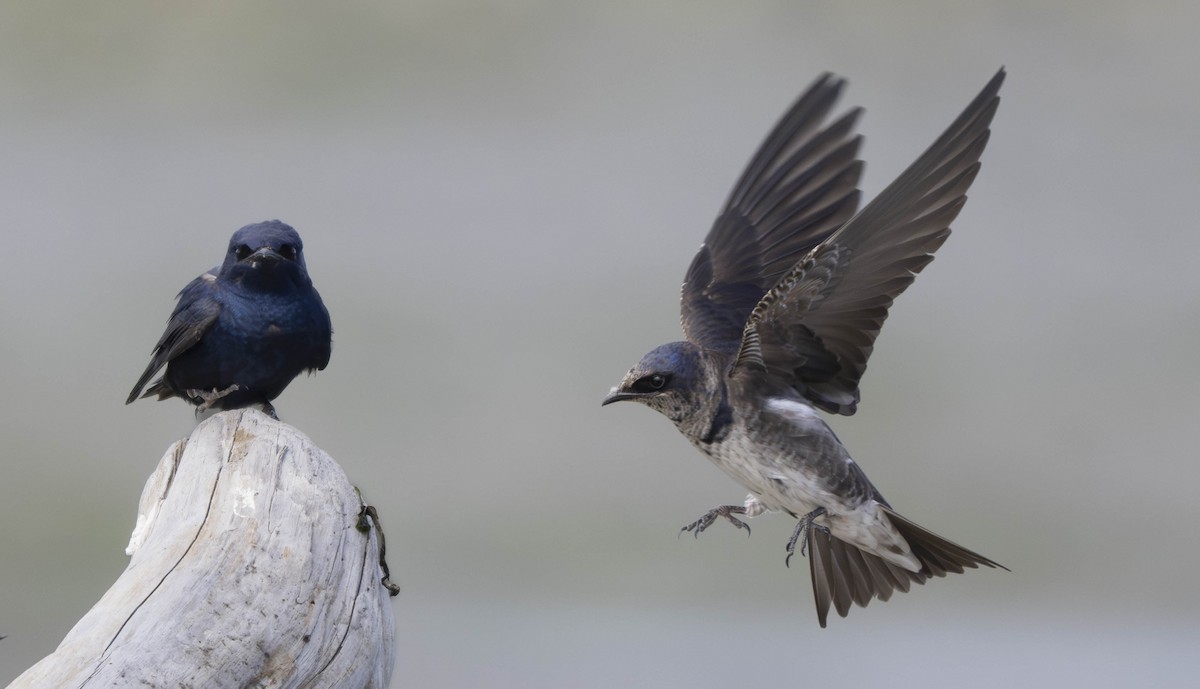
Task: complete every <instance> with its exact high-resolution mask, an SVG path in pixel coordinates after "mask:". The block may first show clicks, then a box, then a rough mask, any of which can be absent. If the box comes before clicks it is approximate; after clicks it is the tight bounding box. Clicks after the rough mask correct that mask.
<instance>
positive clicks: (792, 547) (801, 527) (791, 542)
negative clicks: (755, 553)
mask: <svg viewBox="0 0 1200 689" xmlns="http://www.w3.org/2000/svg"><path fill="white" fill-rule="evenodd" d="M823 516H825V508H824V507H818V508H817V509H815V510H813V511H812V512H809V513H808V514H806V515H804V516H803V517H800V521H798V522H796V530H795V531H793V532H792V537H791V538H789V539H788V542H787V558H785V559H784V561H783V565H784V566H785V567H791V566H792V565H791V561H792V555H795V554H796V543H800V557H804V551H805V550H806V549H807V548H808V530H809V529H811V528H812V527H813V526H814V524H813V521H815V520H816V518H817V517H823ZM816 527H817V528H818V529H824V528H825V527H824V526H821V525H820V524H817V525H816Z"/></svg>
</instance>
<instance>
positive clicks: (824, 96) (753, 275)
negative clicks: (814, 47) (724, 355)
mask: <svg viewBox="0 0 1200 689" xmlns="http://www.w3.org/2000/svg"><path fill="white" fill-rule="evenodd" d="M844 83H845V82H843V81H842V80H841V79H837V78H835V77H833V76H832V75H829V74H825V75H822V76H821V77H820V78H819V79H817V81H816V82H814V83H813V85H812V86H810V87H809V88H808V90H806V91H805V92H804V93H803V94H802V95H801V96H800V98H799V99H797V100H796V102H795V103H794V104H793V105H792V107H791V108H790V109H789V110H788V111H787V113H785V114H784V116H783V118H782V119H781V120H780V121H779V123H778V124H777V125H775V128H774V129H773V130H772V131H771V133H770V135H768V136H767V138H766V140H765V141H764V142H763V143H762V145H761V146H760V147H759V149H758V151H757V152H756V153H755V154H754V157H753V158H752V159H751V160H750V164H749V165H748V166H747V167H746V171H745V172H743V173H742V177H741V179H739V180H738V183H737V185H735V186H734V188H733V192H732V193H731V194H730V196H729V200H728V201H727V202H726V204H725V208H724V210H723V211H721V214H720V215H719V216H718V217H717V220H716V222H715V223H714V224H713V227H712V229H711V230H710V231H709V233H708V236H707V237H705V239H704V245H703V246H701V247H700V252H699V253H697V254H696V257H695V259H693V260H692V264H691V267H689V268H688V271H687V275H686V277H685V278H684V283H683V294H682V304H681V323H682V325H683V331H684V334H685V335H686V337H687V339H688V340H690V341H691V342H693V343H694V344H697V345H700V346H701V347H704V348H706V349H714V350H719V351H725V352H728V353H730V354H732V353H734V352H736V351H737V349H738V346H739V344H740V342H741V340H742V330H743V328H744V327H745V325H746V318H747V317H748V316H749V315H750V312H751V311H752V310H753V309H754V306H755V304H757V303H758V301H759V300H760V299H762V297H763V295H764V294H765V293H766V292H767V290H768V289H770V288H771V287H772V286H773V285H774V284H775V283H776V282H778V281H779V279H780V278H781V277H782V276H783V275H784V273H786V272H787V271H788V270H789V269H791V268H792V267H793V266H794V265H795V264H796V261H798V260H800V258H801V257H803V256H804V255H805V254H806V253H808V251H809V250H811V249H812V248H813V247H814V246H816V245H817V244H818V243H820V242H821V241H822V240H824V239H825V238H827V237H828V236H829V235H830V234H831V233H832V232H833V231H834V230H836V229H837V228H838V227H840V226H841V225H842V223H844V222H846V220H848V219H849V218H850V216H852V215H853V214H854V211H855V210H857V208H858V198H859V192H858V188H857V187H858V180H859V177H860V175H861V174H862V167H863V164H862V161H860V160H858V159H857V155H858V147H859V144H860V143H861V137H860V136H858V135H855V134H854V131H853V130H854V126H855V123H856V122H857V120H858V117H859V115H860V114H861V110H860V109H857V108H856V109H853V110H851V111H849V112H847V113H846V114H844V115H842V116H841V117H840V118H838V119H837V120H835V121H834V122H833V123H831V124H829V125H828V126H826V127H824V128H822V124H823V123H824V121H825V118H826V116H827V115H828V114H829V111H830V110H831V109H832V108H833V106H834V103H835V102H836V101H837V98H838V95H839V94H840V93H841V90H842V87H843V85H844Z"/></svg>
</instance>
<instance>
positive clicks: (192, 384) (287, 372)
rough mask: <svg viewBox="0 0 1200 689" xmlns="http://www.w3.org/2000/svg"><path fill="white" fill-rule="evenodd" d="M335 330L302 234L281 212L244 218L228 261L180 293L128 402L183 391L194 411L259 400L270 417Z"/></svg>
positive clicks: (316, 366)
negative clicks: (250, 220)
mask: <svg viewBox="0 0 1200 689" xmlns="http://www.w3.org/2000/svg"><path fill="white" fill-rule="evenodd" d="M332 338H333V327H332V326H331V324H330V321H329V311H327V310H326V309H325V304H324V302H322V301H321V295H319V294H317V290H316V289H315V288H314V287H313V284H312V280H311V279H310V278H309V277H308V269H307V268H306V267H305V265H304V245H303V244H302V243H301V241H300V235H299V234H297V233H296V231H295V230H294V229H292V228H291V227H289V226H288V225H285V224H283V223H282V222H279V221H278V220H269V221H267V222H261V223H257V224H254V225H247V226H245V227H243V228H241V229H240V230H238V231H237V232H234V233H233V237H232V238H231V239H230V240H229V250H228V251H227V252H226V254H225V260H224V262H223V263H222V264H221V265H219V266H217V267H215V268H213V269H212V270H210V271H208V272H207V273H205V274H203V275H201V276H200V277H198V278H196V279H195V280H192V281H191V282H190V283H188V285H187V286H186V287H184V288H183V291H181V292H180V293H179V295H178V304H176V306H175V310H174V311H173V312H172V313H171V318H170V319H169V320H168V322H167V329H166V331H165V332H164V333H163V335H162V337H161V338H159V340H158V344H157V345H155V346H154V354H153V356H152V357H151V359H150V364H149V365H148V366H146V370H145V372H143V373H142V376H141V377H140V378H138V381H137V384H135V385H134V386H133V391H131V392H130V393H129V398H128V399H126V400H125V404H129V403H131V402H133V401H134V400H135V399H137V398H138V395H139V394H141V396H142V397H150V396H151V395H157V396H158V399H160V400H162V399H166V398H168V397H181V398H183V399H185V400H187V401H188V402H190V403H192V404H195V405H197V410H196V411H197V413H200V412H203V411H205V410H207V409H210V408H213V409H238V408H241V407H247V406H252V405H261V406H262V408H263V410H264V411H266V412H267V413H269V414H271V415H272V416H274V415H275V409H274V407H273V406H272V405H271V401H272V400H274V399H275V398H276V397H278V396H279V394H280V393H282V392H283V389H284V388H286V387H287V386H288V383H290V382H292V379H293V378H295V377H296V376H298V375H300V373H301V372H303V371H306V370H307V371H308V372H310V373H311V372H313V371H320V370H323V369H324V368H325V366H326V365H327V364H328V363H329V354H330V350H331V348H332ZM163 366H166V367H167V370H166V373H164V374H163V376H162V377H161V378H159V379H158V380H156V381H154V382H153V383H151V384H150V387H149V388H146V392H145V393H144V394H142V389H143V388H145V387H146V383H147V382H148V381H149V380H150V378H151V377H152V376H154V374H156V373H158V371H159V369H161V368H162V367H163Z"/></svg>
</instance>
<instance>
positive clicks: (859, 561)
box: [603, 69, 1004, 627]
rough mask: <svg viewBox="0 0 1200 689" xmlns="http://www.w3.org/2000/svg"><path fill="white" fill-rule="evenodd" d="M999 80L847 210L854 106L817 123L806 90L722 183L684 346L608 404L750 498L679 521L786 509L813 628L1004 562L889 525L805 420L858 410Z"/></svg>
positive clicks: (687, 314) (688, 309)
mask: <svg viewBox="0 0 1200 689" xmlns="http://www.w3.org/2000/svg"><path fill="white" fill-rule="evenodd" d="M1003 81H1004V70H1003V69H1001V70H1000V71H999V72H998V73H997V74H996V76H995V77H993V78H992V79H991V81H990V82H988V84H987V86H985V87H984V89H983V91H982V92H981V93H980V94H979V95H978V96H977V97H976V98H975V99H974V100H973V101H972V102H971V104H970V105H968V106H967V108H966V110H965V111H963V113H962V114H961V115H959V117H958V119H956V120H955V121H954V123H953V124H951V125H950V128H949V129H947V130H946V131H945V133H943V134H942V135H941V136H940V137H939V138H938V139H937V141H935V142H934V144H933V145H932V146H931V147H930V148H929V149H928V150H927V151H925V153H924V154H922V155H921V157H920V158H918V159H917V161H916V162H915V163H913V164H912V165H911V166H909V168H908V169H907V170H905V171H904V172H903V173H902V174H901V175H900V177H899V178H897V179H896V181H894V182H893V183H892V184H891V185H889V186H888V187H887V188H886V189H884V190H883V192H882V193H880V194H879V196H878V197H877V198H875V199H874V200H873V201H871V203H869V204H867V205H866V207H864V208H863V209H862V210H861V211H857V212H856V209H857V206H858V200H859V192H858V190H857V188H856V187H857V185H858V178H859V175H860V173H861V171H862V163H861V162H860V161H859V160H857V159H856V156H857V151H858V147H859V144H860V142H861V138H860V137H859V136H857V135H854V134H853V129H854V125H855V122H856V120H857V118H858V115H859V114H860V110H858V109H855V110H851V111H850V112H848V113H847V114H845V115H843V116H841V117H840V118H838V119H836V120H834V121H833V122H832V123H830V124H828V125H825V124H824V122H825V119H826V116H827V115H828V114H829V111H830V110H831V109H832V107H833V105H834V102H835V101H836V100H837V97H838V95H839V94H840V92H841V89H842V86H843V82H842V81H841V80H839V79H836V78H834V77H832V76H830V75H825V76H823V77H821V78H820V79H818V80H817V81H816V83H814V84H813V85H812V86H811V87H810V88H809V89H808V90H807V91H806V92H805V93H804V94H803V95H801V97H800V98H799V99H798V100H797V101H796V103H795V104H794V105H793V106H792V108H791V109H790V110H789V111H788V112H787V113H786V114H785V115H784V117H783V119H782V120H781V121H780V123H779V124H778V125H777V126H776V127H775V129H774V130H773V131H772V132H771V134H770V135H769V136H768V137H767V139H766V141H765V142H764V143H763V144H762V146H761V147H760V148H759V150H758V152H757V153H756V154H755V156H754V157H753V158H752V159H751V161H750V165H749V167H748V168H747V169H746V171H745V172H744V173H743V174H742V177H741V179H740V180H739V181H738V183H737V185H736V186H735V187H734V189H733V193H732V194H731V195H730V197H729V200H728V202H727V203H726V205H725V208H724V210H723V211H722V212H721V214H720V216H718V218H717V220H716V223H715V224H714V225H713V228H712V230H711V231H709V233H708V236H707V237H706V238H705V240H704V244H703V245H702V246H701V247H700V252H699V253H698V254H697V255H696V257H695V259H694V260H693V261H692V264H691V267H689V268H688V271H687V275H686V277H685V279H684V284H683V295H682V324H683V331H684V335H685V337H686V338H687V339H686V341H683V342H672V343H670V344H666V345H662V346H660V347H658V348H656V349H654V350H652V351H651V352H650V353H649V354H647V355H646V356H645V357H643V358H642V360H641V361H639V362H638V364H637V365H636V366H634V367H633V369H631V370H630V371H629V373H628V374H627V375H626V376H625V378H624V379H623V380H622V381H621V383H620V385H618V386H617V387H615V388H613V389H612V391H611V392H610V393H609V395H608V397H606V398H605V399H604V402H603V403H604V404H609V403H612V402H618V401H621V400H633V401H635V402H640V403H642V404H644V405H646V406H648V407H650V408H651V409H655V410H657V411H659V412H661V413H662V414H663V415H665V416H666V417H667V418H669V419H671V421H673V422H674V423H675V426H676V427H677V428H678V429H679V431H680V432H681V433H682V434H683V435H684V436H685V437H687V439H688V440H690V441H691V442H692V444H693V445H695V446H696V447H697V448H698V449H699V450H700V451H701V452H703V453H704V454H705V455H707V456H708V458H709V459H711V460H712V461H713V463H714V464H716V465H717V466H718V467H719V468H720V469H722V470H724V471H725V473H727V474H728V475H729V476H730V477H732V478H733V479H734V480H736V481H737V482H738V483H740V484H742V485H743V486H744V487H746V488H747V489H749V491H750V494H749V495H748V496H747V497H746V501H745V503H744V504H743V505H723V506H720V507H717V508H715V509H713V510H710V511H709V512H708V513H706V514H705V515H704V516H703V517H701V518H700V519H698V520H696V521H695V522H693V523H691V524H689V525H687V526H685V527H684V528H683V531H689V532H692V533H694V534H696V535H699V534H700V533H701V532H703V531H704V530H705V529H706V528H708V527H709V526H710V525H711V524H712V523H713V522H714V521H715V520H716V519H717V518H718V517H721V518H724V519H726V520H728V521H730V522H731V523H733V524H734V525H735V526H737V527H738V528H743V529H746V530H747V532H748V531H749V529H750V527H749V526H748V525H747V524H746V523H745V522H743V521H741V520H740V519H738V518H737V517H735V516H734V515H745V516H747V517H754V516H757V515H759V514H762V513H763V512H768V511H781V512H786V513H787V514H789V515H791V516H793V517H795V518H797V519H798V522H797V524H796V529H795V531H794V532H793V534H792V537H791V540H790V541H789V542H788V544H787V554H788V555H787V557H788V560H789V561H790V559H791V557H792V554H793V553H794V551H795V547H796V544H797V543H798V542H799V543H800V544H801V554H804V552H805V550H807V552H808V557H809V567H810V570H811V574H812V584H813V594H814V597H815V598H816V606H817V618H818V621H819V622H820V623H821V626H822V627H824V626H825V623H826V617H827V615H828V613H829V608H830V603H832V604H833V606H834V607H835V608H836V610H837V612H838V614H839V615H841V616H843V617H845V616H846V614H847V613H848V612H849V609H850V604H851V603H856V604H858V605H860V606H864V607H865V606H866V605H867V604H868V603H869V602H870V601H871V599H872V598H879V599H880V600H887V599H888V598H890V597H891V595H892V593H893V592H894V591H895V590H897V589H899V590H900V591H908V590H909V586H910V585H911V584H914V583H915V584H923V583H925V580H926V579H928V578H929V577H932V576H939V577H940V576H945V574H946V573H947V572H962V571H963V568H964V567H977V566H979V565H987V566H989V567H1002V565H999V564H998V563H996V562H993V561H992V560H989V559H988V558H986V557H984V556H982V555H979V554H978V553H974V552H971V551H970V550H967V549H966V548H963V547H961V546H959V545H956V544H954V543H951V542H950V541H948V540H946V539H944V538H942V537H940V536H937V535H935V534H933V533H931V532H930V531H927V530H926V529H924V528H922V527H920V526H918V525H916V524H914V523H913V522H911V521H909V520H908V519H905V518H904V517H901V516H900V515H899V514H897V513H896V512H895V511H893V509H892V507H891V505H889V504H888V502H887V500H885V499H884V498H883V495H881V494H880V493H879V491H878V490H876V488H875V486H873V485H871V482H870V481H869V480H868V479H867V476H866V474H864V473H863V471H862V469H860V468H859V466H858V464H856V463H855V462H854V460H853V459H851V458H850V453H849V452H847V450H846V448H845V447H843V446H842V443H841V441H840V440H838V438H837V436H836V435H834V433H833V431H832V430H831V429H830V428H829V426H828V425H826V423H825V421H824V420H823V419H822V418H821V416H820V415H819V414H818V413H817V409H821V410H823V411H826V412H831V413H835V414H847V415H849V414H853V413H854V412H855V410H856V407H857V404H858V401H859V390H858V383H859V379H860V378H861V377H862V374H863V371H864V370H865V369H866V364H867V358H868V357H869V356H870V354H871V350H872V349H873V347H874V342H875V338H876V337H877V336H878V335H879V329H880V327H881V326H882V325H883V321H884V319H885V318H887V311H888V307H890V306H891V304H892V301H893V300H894V299H895V298H896V296H897V295H899V294H900V293H901V292H903V291H904V289H905V288H907V287H908V285H909V284H910V283H912V281H913V278H914V277H915V276H916V274H917V273H918V272H920V270H921V269H922V268H924V267H925V266H926V264H928V263H929V262H930V261H931V260H933V256H932V254H933V252H934V251H935V250H937V248H938V247H939V246H941V245H942V242H944V241H945V240H946V237H947V236H949V234H950V227H949V226H950V223H951V222H952V221H953V220H954V218H955V217H956V216H957V215H958V212H959V211H960V210H961V209H962V207H963V204H964V203H965V201H966V196H965V193H966V191H967V187H969V186H970V185H971V182H972V181H973V180H974V179H975V175H976V174H977V173H978V172H979V157H980V155H981V154H982V153H983V149H984V146H985V145H986V144H987V141H988V135H989V130H988V127H989V125H990V123H991V121H992V116H993V115H994V114H995V113H996V108H997V106H998V105H999V102H1000V99H999V96H998V95H997V93H998V92H999V89H1000V84H1001V83H1002V82H1003Z"/></svg>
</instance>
